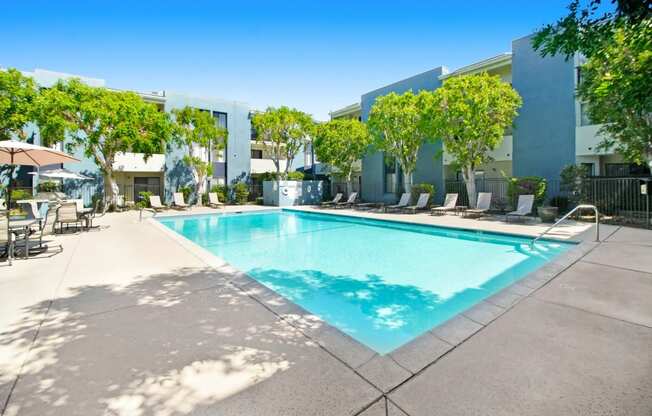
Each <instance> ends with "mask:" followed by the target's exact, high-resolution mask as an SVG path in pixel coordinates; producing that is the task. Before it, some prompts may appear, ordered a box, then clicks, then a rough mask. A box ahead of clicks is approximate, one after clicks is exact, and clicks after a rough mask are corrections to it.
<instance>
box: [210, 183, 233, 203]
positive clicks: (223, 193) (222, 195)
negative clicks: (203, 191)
mask: <svg viewBox="0 0 652 416" xmlns="http://www.w3.org/2000/svg"><path fill="white" fill-rule="evenodd" d="M211 192H215V193H216V194H217V198H218V199H219V200H220V202H224V203H226V202H228V201H229V198H228V197H229V191H228V189H227V187H226V185H213V186H211ZM206 200H207V201H206V202H208V195H206Z"/></svg>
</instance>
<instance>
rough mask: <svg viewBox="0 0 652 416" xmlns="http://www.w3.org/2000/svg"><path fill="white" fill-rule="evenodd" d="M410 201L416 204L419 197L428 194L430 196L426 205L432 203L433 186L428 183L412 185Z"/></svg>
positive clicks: (433, 195)
mask: <svg viewBox="0 0 652 416" xmlns="http://www.w3.org/2000/svg"><path fill="white" fill-rule="evenodd" d="M411 192H412V201H413V202H414V203H415V204H416V201H417V199H418V198H419V195H421V194H425V193H428V194H430V199H429V200H428V203H430V202H432V198H434V197H435V186H434V185H432V184H430V183H417V184H415V185H412V191H411Z"/></svg>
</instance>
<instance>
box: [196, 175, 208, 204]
mask: <svg viewBox="0 0 652 416" xmlns="http://www.w3.org/2000/svg"><path fill="white" fill-rule="evenodd" d="M204 182H206V179H205V178H203V177H200V176H199V175H197V186H196V187H195V195H196V196H197V206H198V207H201V206H202V205H203V201H202V195H204V192H205V190H204Z"/></svg>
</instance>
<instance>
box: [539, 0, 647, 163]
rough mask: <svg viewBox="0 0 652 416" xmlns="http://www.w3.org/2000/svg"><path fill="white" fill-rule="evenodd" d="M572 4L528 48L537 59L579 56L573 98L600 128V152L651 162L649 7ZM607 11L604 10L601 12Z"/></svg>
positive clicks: (621, 2)
mask: <svg viewBox="0 0 652 416" xmlns="http://www.w3.org/2000/svg"><path fill="white" fill-rule="evenodd" d="M602 3H606V2H603V1H601V0H590V1H585V2H581V1H580V0H573V1H572V2H571V4H570V5H569V14H568V15H567V16H565V17H564V18H562V19H560V20H559V21H557V22H556V23H554V24H551V25H547V26H545V27H543V28H542V29H541V30H540V31H539V32H537V34H536V35H535V37H534V39H533V42H532V43H533V46H534V47H535V49H537V50H539V51H540V52H541V54H542V55H543V56H546V55H555V54H563V55H565V56H566V57H567V58H570V57H571V56H573V54H574V53H575V52H580V53H581V54H582V55H583V56H584V57H585V58H586V60H587V61H586V64H585V65H583V66H582V68H581V74H582V82H581V84H580V85H579V87H578V96H579V98H580V99H581V100H583V101H586V102H588V103H589V104H590V105H589V117H590V118H591V120H592V121H593V122H594V123H596V124H601V127H600V133H601V134H602V136H603V138H604V140H603V141H602V143H601V144H600V147H601V148H602V149H612V148H615V150H616V151H618V152H619V153H621V154H622V155H623V156H624V157H625V158H626V159H627V160H628V161H630V162H633V163H639V164H641V163H643V162H645V161H647V162H648V163H650V162H652V117H650V114H652V94H651V93H650V91H652V8H651V7H650V3H649V1H647V0H616V1H613V3H616V9H615V11H613V12H612V11H608V12H604V10H605V8H604V7H598V6H600V5H601V4H602ZM607 10H608V9H607Z"/></svg>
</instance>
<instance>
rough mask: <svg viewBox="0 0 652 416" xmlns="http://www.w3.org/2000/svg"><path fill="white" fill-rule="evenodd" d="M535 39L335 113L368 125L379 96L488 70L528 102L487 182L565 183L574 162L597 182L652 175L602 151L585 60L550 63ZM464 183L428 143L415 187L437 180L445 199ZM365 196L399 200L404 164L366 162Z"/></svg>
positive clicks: (379, 159)
mask: <svg viewBox="0 0 652 416" xmlns="http://www.w3.org/2000/svg"><path fill="white" fill-rule="evenodd" d="M531 37H532V36H531V35H530V36H526V37H523V38H519V39H516V40H514V41H513V42H512V48H511V51H510V52H506V53H502V54H499V55H496V56H494V57H491V58H488V59H485V60H482V61H479V62H476V63H472V64H470V65H467V66H465V67H462V68H459V69H457V70H455V71H452V72H451V71H449V70H448V69H447V68H446V67H444V66H440V67H437V68H435V69H432V70H430V71H427V72H424V73H422V74H418V75H414V76H412V77H409V78H406V79H404V80H401V81H398V82H395V83H392V84H389V85H386V86H384V87H381V88H378V89H376V90H373V91H370V92H367V93H365V94H362V95H361V97H360V103H359V104H353V105H349V106H347V107H345V108H342V109H339V110H336V111H333V112H332V113H331V118H332V119H335V118H339V117H350V116H353V117H355V116H356V115H357V114H359V117H360V119H361V120H363V121H366V120H367V119H368V116H369V111H370V109H371V107H372V106H373V104H374V102H375V99H376V97H379V96H382V95H385V94H388V93H390V92H396V93H399V94H400V93H403V92H406V91H408V90H412V91H414V92H418V91H420V90H434V89H436V88H438V87H440V86H441V85H442V83H443V81H445V80H446V79H448V78H450V77H454V76H459V75H464V74H473V73H480V72H487V73H489V74H494V75H498V76H499V77H500V78H501V79H502V80H503V81H504V82H508V83H510V84H511V85H512V86H513V88H514V89H515V90H516V91H517V92H518V93H519V94H520V96H521V97H522V99H523V105H522V107H521V108H520V109H519V115H518V116H517V118H516V119H515V121H514V126H513V127H512V128H509V129H507V131H505V137H504V140H503V143H502V145H501V146H500V147H499V148H497V149H495V150H494V151H493V152H492V153H491V156H492V158H493V160H492V161H491V162H489V163H487V164H485V165H484V166H481V167H479V168H478V173H479V175H478V176H479V177H480V178H482V177H484V178H487V179H492V178H501V177H502V176H503V175H507V176H512V175H513V176H530V175H536V176H542V177H545V178H547V179H548V180H549V181H558V180H559V173H560V171H561V170H562V169H563V168H564V167H565V166H567V165H569V164H583V165H584V166H586V167H587V169H588V170H589V173H590V174H591V175H594V176H618V177H623V176H636V175H642V174H649V171H648V170H647V168H646V167H639V166H636V165H632V164H629V163H626V162H624V160H623V158H622V157H621V156H620V155H618V154H615V153H614V152H613V151H610V150H604V149H599V146H598V145H599V143H600V142H601V141H602V138H601V137H600V136H599V134H598V130H599V128H600V126H599V125H595V124H593V123H591V120H590V119H589V118H588V116H587V105H586V103H582V102H580V100H579V99H578V97H577V94H576V88H577V85H578V83H579V82H581V65H582V60H581V57H579V56H576V57H574V58H571V59H568V60H566V59H565V58H564V57H562V56H554V57H546V58H542V57H541V56H540V54H539V53H538V52H537V51H535V50H534V49H533V48H532V45H531ZM451 180H461V173H460V172H459V171H457V169H456V168H455V167H454V159H453V157H452V156H451V155H450V154H448V153H447V152H446V149H443V148H442V145H441V143H440V142H435V143H427V144H424V145H423V146H422V148H421V149H420V150H419V156H418V162H417V168H416V170H415V172H414V174H413V183H419V182H429V183H432V184H434V185H435V186H436V188H437V194H438V195H437V196H438V197H439V198H442V197H443V193H444V190H445V181H451ZM361 181H362V183H361V188H362V197H363V199H365V200H369V201H393V200H395V198H396V194H397V193H399V192H400V191H401V188H402V172H401V169H400V166H398V165H397V164H396V163H395V162H393V161H387V160H386V158H385V157H384V156H383V154H382V153H379V152H377V153H374V154H369V155H367V156H365V158H364V159H363V160H362V178H361Z"/></svg>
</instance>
